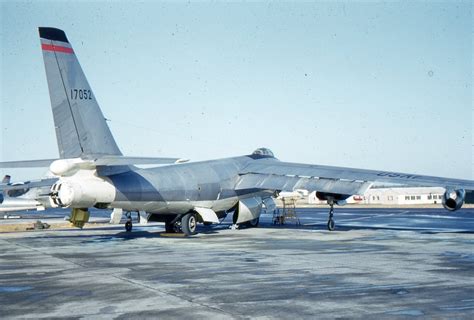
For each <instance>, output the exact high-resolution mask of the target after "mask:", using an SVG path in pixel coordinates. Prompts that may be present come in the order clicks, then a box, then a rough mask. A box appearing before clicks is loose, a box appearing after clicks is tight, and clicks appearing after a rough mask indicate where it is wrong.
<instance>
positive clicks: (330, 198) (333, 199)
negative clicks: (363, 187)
mask: <svg viewBox="0 0 474 320" xmlns="http://www.w3.org/2000/svg"><path fill="white" fill-rule="evenodd" d="M316 197H317V198H318V199H319V200H326V201H327V202H328V203H329V204H331V203H332V204H337V205H339V206H343V205H345V204H347V201H346V200H347V198H349V197H350V195H348V194H339V193H328V192H319V191H317V192H316Z"/></svg>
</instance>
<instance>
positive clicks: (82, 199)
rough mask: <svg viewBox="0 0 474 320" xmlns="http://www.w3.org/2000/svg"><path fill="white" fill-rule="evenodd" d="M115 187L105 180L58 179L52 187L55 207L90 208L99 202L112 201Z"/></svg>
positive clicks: (52, 199)
mask: <svg viewBox="0 0 474 320" xmlns="http://www.w3.org/2000/svg"><path fill="white" fill-rule="evenodd" d="M114 198H115V187H114V186H113V185H112V184H110V183H108V182H107V181H105V180H101V179H87V180H80V181H61V180H60V181H58V182H57V183H56V184H54V185H53V186H52V187H51V193H50V199H51V204H52V206H53V207H74V208H89V207H93V206H95V205H96V204H98V203H101V204H104V203H111V202H112V201H113V200H114Z"/></svg>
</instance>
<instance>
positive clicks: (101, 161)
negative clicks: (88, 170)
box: [94, 156, 184, 166]
mask: <svg viewBox="0 0 474 320" xmlns="http://www.w3.org/2000/svg"><path fill="white" fill-rule="evenodd" d="M180 162H184V161H183V159H180V158H156V157H124V156H105V157H101V158H98V159H96V160H94V164H95V165H96V166H124V165H140V164H172V163H180Z"/></svg>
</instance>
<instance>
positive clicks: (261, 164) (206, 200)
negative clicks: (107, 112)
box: [0, 28, 474, 235]
mask: <svg viewBox="0 0 474 320" xmlns="http://www.w3.org/2000/svg"><path fill="white" fill-rule="evenodd" d="M39 34H40V40H41V48H42V51H43V57H44V63H45V68H46V76H47V80H48V87H49V93H50V98H51V106H52V110H53V117H54V124H55V128H56V137H57V143H58V147H59V155H60V158H59V159H57V160H54V161H52V159H47V160H30V161H15V162H3V163H0V167H4V168H13V167H22V166H26V167H28V166H29V167H33V166H44V165H45V164H47V165H49V170H50V172H51V173H52V174H53V175H54V178H48V179H43V180H38V181H32V182H29V183H25V185H22V186H13V185H9V184H5V183H4V184H2V185H1V189H2V190H4V191H8V190H18V189H21V188H23V189H24V188H30V189H32V188H44V187H46V188H47V189H48V190H49V192H48V194H47V199H48V201H49V204H50V205H51V207H63V208H71V222H73V223H75V224H76V225H77V226H82V225H83V224H84V222H85V221H87V220H88V208H91V207H96V208H99V209H106V208H107V209H110V208H114V209H116V210H115V212H117V213H119V214H121V212H122V210H123V211H125V212H128V213H130V212H139V214H140V217H141V219H145V220H148V221H162V222H165V227H166V230H167V231H168V232H183V233H184V234H186V235H192V234H195V233H196V226H197V224H198V223H199V222H203V223H218V222H219V219H221V218H223V217H225V216H226V215H227V213H228V212H234V214H233V222H234V224H238V225H242V224H246V225H250V226H256V225H258V220H259V216H260V213H261V210H262V207H263V206H264V205H268V206H272V205H274V203H273V200H272V199H273V197H274V196H276V195H278V193H279V192H281V191H293V190H296V189H304V190H308V191H317V197H318V198H319V199H322V200H325V201H327V203H328V204H329V205H330V208H331V209H330V211H329V219H328V223H327V226H328V229H329V230H333V229H334V227H335V224H334V219H333V206H334V205H335V204H343V203H344V202H345V200H346V199H347V198H348V197H350V196H351V195H354V194H358V195H360V194H364V193H365V191H367V190H368V189H369V188H370V187H371V185H372V184H373V183H374V182H388V183H400V184H405V185H425V186H442V187H445V188H446V193H445V194H444V197H443V206H444V207H445V208H446V209H447V210H451V211H455V210H458V209H460V208H461V207H462V205H463V203H464V198H465V190H466V189H467V190H474V181H472V180H462V179H450V178H441V177H433V176H423V175H416V174H405V173H397V172H386V171H378V170H365V169H352V168H342V167H331V166H321V165H309V164H301V163H289V162H283V161H279V160H278V159H277V158H275V156H274V155H273V153H272V152H271V151H270V150H269V149H267V148H259V149H257V150H255V151H254V152H253V153H251V154H249V155H245V156H239V157H232V158H225V159H218V160H210V161H201V162H189V163H188V162H183V161H181V160H180V159H179V158H141V157H125V156H123V155H122V153H121V151H120V150H119V148H118V146H117V144H116V142H115V140H114V138H113V136H112V134H111V132H110V130H109V128H108V126H107V123H106V120H105V118H104V116H103V114H102V112H101V110H100V108H99V105H98V103H97V101H96V99H95V96H94V94H93V91H92V89H91V87H90V86H89V83H88V82H87V79H86V77H85V75H84V73H83V71H82V69H81V67H80V65H79V62H78V60H77V58H76V55H75V53H74V50H73V48H72V46H71V45H70V43H69V41H68V39H67V37H66V35H65V33H64V32H63V31H62V30H59V29H55V28H39ZM138 164H161V165H162V166H160V167H155V168H148V169H140V168H137V167H136V166H135V165H138ZM35 200H38V199H35ZM125 227H126V230H128V231H130V230H131V229H132V224H131V219H128V221H127V223H126V225H125Z"/></svg>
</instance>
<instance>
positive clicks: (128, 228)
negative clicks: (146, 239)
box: [125, 221, 133, 232]
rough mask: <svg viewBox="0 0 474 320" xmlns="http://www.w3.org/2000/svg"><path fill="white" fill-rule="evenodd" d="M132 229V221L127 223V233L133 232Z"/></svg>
mask: <svg viewBox="0 0 474 320" xmlns="http://www.w3.org/2000/svg"><path fill="white" fill-rule="evenodd" d="M132 227H133V225H132V221H127V222H125V231H127V232H130V231H132Z"/></svg>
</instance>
